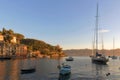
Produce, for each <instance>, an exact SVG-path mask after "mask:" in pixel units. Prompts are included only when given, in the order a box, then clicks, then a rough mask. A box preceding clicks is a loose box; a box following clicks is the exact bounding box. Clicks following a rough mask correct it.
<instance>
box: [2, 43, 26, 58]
mask: <svg viewBox="0 0 120 80" xmlns="http://www.w3.org/2000/svg"><path fill="white" fill-rule="evenodd" d="M0 55H4V56H6V55H10V56H12V55H16V56H25V55H27V46H25V45H23V44H5V43H4V42H0Z"/></svg>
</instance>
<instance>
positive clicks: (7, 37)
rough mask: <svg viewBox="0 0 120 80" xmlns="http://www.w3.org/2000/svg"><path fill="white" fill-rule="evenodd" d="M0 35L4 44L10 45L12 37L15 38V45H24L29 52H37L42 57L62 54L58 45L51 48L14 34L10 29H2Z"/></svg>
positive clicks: (40, 41)
mask: <svg viewBox="0 0 120 80" xmlns="http://www.w3.org/2000/svg"><path fill="white" fill-rule="evenodd" d="M0 34H1V35H3V37H4V42H5V43H11V40H12V39H13V37H16V42H17V43H16V44H24V45H26V46H27V47H28V50H29V51H39V52H40V53H41V54H44V55H52V54H63V52H62V48H61V47H60V46H59V45H56V46H53V45H50V44H48V43H46V42H44V41H42V40H37V39H30V38H25V37H24V35H23V34H20V33H15V32H14V31H13V30H12V29H9V30H7V29H5V28H3V29H2V31H0Z"/></svg>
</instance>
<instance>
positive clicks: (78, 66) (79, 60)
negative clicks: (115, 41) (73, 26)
mask: <svg viewBox="0 0 120 80" xmlns="http://www.w3.org/2000/svg"><path fill="white" fill-rule="evenodd" d="M65 58H66V57H64V58H61V59H60V60H57V59H49V58H42V59H16V60H4V61H0V80H59V79H58V78H59V77H60V76H59V69H58V68H57V66H58V64H59V63H60V64H62V63H64V64H68V65H70V66H71V69H72V70H71V75H69V76H65V77H64V78H63V79H62V80H120V59H119V58H118V59H114V60H113V59H110V60H109V62H108V64H107V65H98V64H93V63H92V62H91V58H90V57H73V58H74V61H66V60H65ZM30 67H35V68H36V71H35V72H34V73H29V74H21V69H22V68H30ZM108 73H110V74H109V75H107V74H108Z"/></svg>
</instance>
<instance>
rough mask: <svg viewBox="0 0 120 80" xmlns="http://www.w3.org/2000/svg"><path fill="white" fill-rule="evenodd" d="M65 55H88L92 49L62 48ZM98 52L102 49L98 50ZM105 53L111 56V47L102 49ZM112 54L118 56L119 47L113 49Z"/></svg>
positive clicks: (119, 52)
mask: <svg viewBox="0 0 120 80" xmlns="http://www.w3.org/2000/svg"><path fill="white" fill-rule="evenodd" d="M63 51H64V53H65V54H66V55H67V56H90V55H91V54H92V49H69V50H63ZM98 51H99V52H100V53H101V52H102V50H98ZM104 53H105V55H107V56H113V49H110V50H107V49H105V50H104ZM114 55H116V56H120V49H114Z"/></svg>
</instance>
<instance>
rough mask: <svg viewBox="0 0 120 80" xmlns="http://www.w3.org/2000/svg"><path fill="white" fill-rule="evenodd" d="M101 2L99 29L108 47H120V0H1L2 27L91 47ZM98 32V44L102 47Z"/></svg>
mask: <svg viewBox="0 0 120 80" xmlns="http://www.w3.org/2000/svg"><path fill="white" fill-rule="evenodd" d="M97 2H99V17H98V19H99V21H98V22H99V24H98V25H99V30H100V35H101V34H102V35H103V38H102V39H103V42H104V48H105V49H113V38H114V39H115V42H114V43H115V44H114V45H115V48H120V0H0V30H2V28H3V27H4V28H6V29H12V30H13V31H14V32H17V33H21V34H23V35H24V36H25V38H33V39H38V40H42V41H45V42H46V43H49V44H51V45H60V47H61V48H63V50H65V49H85V48H89V49H92V42H93V40H94V39H93V36H94V29H95V20H96V17H95V16H96V4H97ZM101 41H102V40H101V36H99V40H98V42H99V48H101Z"/></svg>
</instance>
